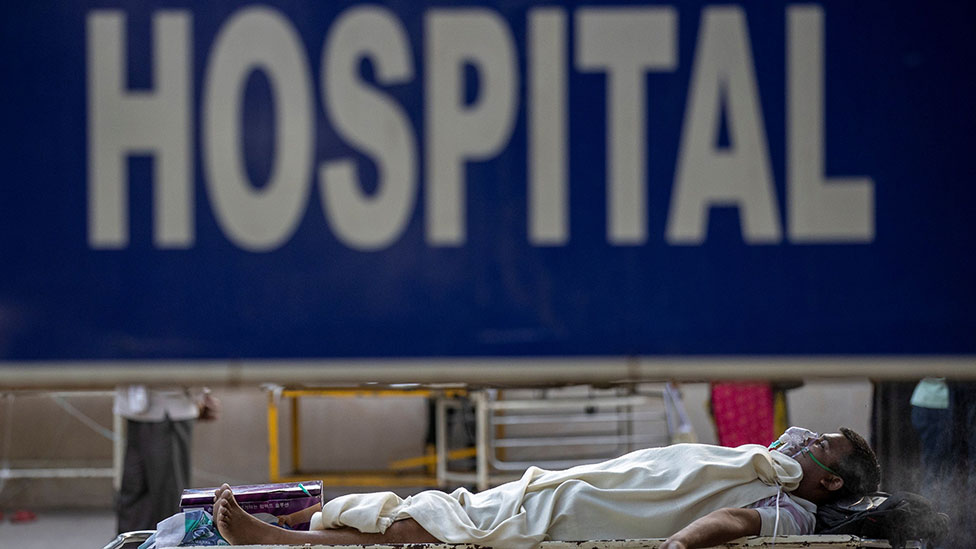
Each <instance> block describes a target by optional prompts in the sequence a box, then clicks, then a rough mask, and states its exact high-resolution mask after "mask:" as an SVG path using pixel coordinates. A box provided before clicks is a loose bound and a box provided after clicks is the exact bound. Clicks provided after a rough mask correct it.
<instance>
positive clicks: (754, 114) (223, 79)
mask: <svg viewBox="0 0 976 549" xmlns="http://www.w3.org/2000/svg"><path fill="white" fill-rule="evenodd" d="M4 12H5V13H4V17H2V18H0V19H2V23H0V24H2V33H0V51H2V53H3V56H2V59H3V60H2V67H3V73H4V75H5V77H4V85H3V86H0V103H2V104H3V105H4V117H3V126H2V131H0V162H2V165H3V166H4V168H3V177H2V179H0V259H2V262H0V265H2V266H0V429H2V436H0V511H2V514H3V515H2V519H0V544H3V545H6V544H7V543H8V541H10V542H15V543H16V544H17V545H18V546H21V547H26V546H29V545H27V544H29V543H31V540H34V542H36V543H38V544H39V545H38V546H46V545H44V543H48V542H45V541H43V540H40V538H38V537H37V536H38V535H39V534H38V532H41V531H55V530H57V528H56V527H55V526H53V523H48V524H47V525H44V524H41V521H43V520H44V519H45V518H47V519H48V520H52V521H53V520H55V519H57V518H58V517H62V518H63V521H62V523H61V524H64V525H66V526H65V527H66V528H67V529H68V530H69V531H70V530H72V529H75V530H76V529H77V528H78V525H79V524H86V525H91V527H92V528H94V531H93V532H92V534H91V537H92V538H93V539H94V540H95V541H92V542H91V543H88V542H84V543H82V542H80V541H79V542H78V545H77V546H79V547H81V546H99V545H98V543H99V542H98V540H100V539H103V540H104V541H108V539H110V538H111V537H112V536H114V534H115V532H116V529H117V528H118V527H120V525H117V524H116V509H125V508H129V507H131V506H130V505H129V504H127V503H125V502H126V501H128V500H127V499H126V497H128V496H125V495H124V494H125V493H126V490H125V489H124V488H123V484H125V482H124V481H123V477H126V476H127V475H126V474H124V473H123V471H125V470H126V466H125V460H126V457H125V456H126V453H127V452H129V453H130V454H131V453H132V452H135V451H136V450H134V449H133V448H134V446H133V445H137V444H141V445H142V446H140V448H141V451H145V452H148V453H147V455H160V454H163V453H166V454H167V455H168V452H169V450H168V448H170V446H171V445H172V446H173V447H178V448H179V449H180V450H179V452H178V456H180V457H178V458H175V459H176V461H177V462H178V461H180V460H183V459H185V460H188V464H187V465H186V466H185V467H180V468H181V469H183V470H184V473H185V476H186V479H185V480H184V481H181V482H179V483H176V482H175V481H174V483H171V484H172V485H173V486H177V485H179V486H184V485H185V487H205V486H215V485H219V484H220V483H222V482H229V483H231V484H254V483H265V482H279V481H286V480H295V479H299V478H303V479H310V478H316V479H323V480H324V481H325V490H326V494H327V495H335V494H338V493H342V492H346V491H349V490H360V489H376V488H377V487H389V488H393V489H396V490H398V491H401V492H404V493H409V492H410V491H412V490H418V489H421V488H423V487H429V486H439V487H442V488H447V487H451V486H461V485H464V486H471V487H474V488H483V487H486V486H488V485H491V484H496V483H498V482H501V481H503V480H505V479H507V478H508V477H510V476H511V475H513V474H517V472H518V471H519V470H521V469H524V467H525V466H526V465H527V464H528V463H536V462H544V463H548V464H551V465H552V466H554V467H555V466H563V465H568V464H571V463H576V462H580V461H585V460H593V459H603V458H605V457H607V456H611V455H619V454H620V453H622V452H625V451H628V450H630V449H633V448H638V447H644V446H649V445H663V444H670V443H673V442H682V441H691V440H697V441H700V442H707V443H716V444H725V445H731V446H735V445H738V444H742V443H760V444H768V443H769V442H771V441H772V440H773V439H774V438H775V437H776V436H778V434H779V433H780V432H781V431H782V429H783V428H785V427H786V426H789V425H793V424H795V425H802V426H805V427H808V428H810V429H813V430H817V431H830V430H834V429H836V428H837V427H839V426H841V425H844V426H849V427H852V428H854V429H855V430H857V431H859V432H861V433H862V434H864V436H865V437H866V438H868V439H869V440H870V441H871V442H872V444H873V445H874V447H875V449H876V450H877V451H878V453H879V456H880V457H881V460H882V465H883V467H884V472H885V481H884V485H883V486H882V488H883V489H886V490H891V491H895V490H910V491H916V492H920V493H923V494H925V495H927V496H928V497H931V498H932V499H933V500H935V501H938V502H943V501H948V500H950V499H952V498H953V497H957V495H956V496H952V497H949V496H946V492H945V489H946V487H952V486H955V487H958V486H968V488H967V489H966V490H965V493H967V494H969V495H970V496H971V495H972V494H974V493H976V484H974V483H976V474H974V473H972V472H971V471H972V463H973V461H974V458H976V448H974V447H973V445H974V444H976V442H974V441H973V437H972V430H971V429H970V428H968V426H969V425H971V422H972V421H976V416H974V415H973V414H974V412H973V410H974V400H976V397H974V392H973V388H972V387H973V386H972V383H973V381H974V380H976V337H974V336H976V285H974V284H973V280H976V259H974V258H976V254H974V253H973V252H974V249H973V236H974V234H976V226H974V222H973V217H972V216H971V215H970V213H971V212H970V210H971V208H970V207H969V205H970V204H972V203H973V201H974V200H976V186H974V185H972V184H971V183H972V182H973V179H974V175H976V174H974V165H973V163H972V162H970V160H969V157H970V152H971V151H970V149H971V143H972V137H971V136H972V135H973V131H974V130H976V113H974V108H976V107H974V103H973V101H972V97H973V96H974V92H976V89H974V88H976V82H974V77H973V75H972V71H971V70H970V67H971V66H972V65H973V62H974V61H976V59H974V57H976V47H974V44H973V41H972V31H973V28H972V21H973V20H976V19H974V17H973V16H974V14H973V8H972V7H970V6H968V5H951V4H946V5H922V4H918V3H914V2H901V1H899V2H893V3H892V2H876V1H867V2H858V3H850V2H842V1H836V2H835V1H826V2H819V3H803V4H800V3H796V4H794V3H769V2H758V1H757V2H753V1H743V2H737V3H732V4H722V5H712V4H708V3H703V2H694V1H693V2H681V3H675V4H665V3H653V2H647V3H643V2H630V1H627V2H614V3H605V2H595V3H587V4H578V3H576V2H569V1H567V2H546V3H539V2H530V1H521V0H520V1H512V2H465V3H462V4H456V5H455V4H445V3H441V2H381V3H368V4H365V3H357V2H345V1H343V2H330V3H320V2H305V1H300V0H299V1H272V2H268V3H263V4H253V3H244V2H233V1H231V2H220V3H210V4H197V3H192V2H180V1H149V2H113V1H97V2H96V1H73V2H64V3H56V4H55V3H40V4H38V3H22V4H19V5H14V6H7V7H5V8H4ZM204 388H207V390H208V391H209V392H204ZM160 395H162V396H160ZM198 414H202V416H201V417H200V418H199V419H197V418H196V416H197V415H198ZM211 415H213V416H215V418H214V421H205V420H208V419H211V417H210V416H211ZM177 424H178V425H182V427H179V428H177V429H176V430H177V431H178V433H177V434H172V433H171V434H168V435H166V436H167V437H172V438H166V439H165V440H164V439H162V438H160V437H161V435H159V434H158V433H156V431H154V430H153V429H157V428H165V429H170V426H171V425H177ZM153 426H155V427H153ZM160 426H163V427H160ZM556 426H558V428H557V427H556ZM144 430H145V433H144V432H143V431H144ZM170 430H172V429H170ZM136 431H138V433H139V434H136ZM135 441H143V442H139V443H137V442H135ZM146 441H153V442H146ZM127 444H128V445H129V446H128V450H127V446H126V445H127ZM154 444H161V445H162V446H153V445H154ZM557 450H558V451H557ZM131 471H132V469H131V467H130V473H129V475H128V476H129V478H130V480H131V474H132V473H131ZM967 482H968V483H969V484H965V483H967ZM120 494H122V495H120ZM940 505H942V503H940ZM966 505H969V504H968V503H967V504H962V505H959V506H958V509H953V507H952V506H951V505H948V504H946V505H945V506H946V507H947V512H951V513H958V511H959V509H965V508H968V507H966ZM120 524H121V523H120ZM968 528H970V527H969V526H968V525H963V524H962V523H959V526H958V527H957V528H956V532H957V533H958V535H959V536H961V537H959V539H958V540H956V541H957V542H958V543H959V544H964V543H965V542H966V540H973V539H974V535H973V533H972V532H971V530H969V529H968ZM123 529H136V528H123ZM139 529H141V528H139ZM15 536H16V537H15ZM39 540H40V541H39ZM960 540H961V541H960ZM958 546H965V545H958Z"/></svg>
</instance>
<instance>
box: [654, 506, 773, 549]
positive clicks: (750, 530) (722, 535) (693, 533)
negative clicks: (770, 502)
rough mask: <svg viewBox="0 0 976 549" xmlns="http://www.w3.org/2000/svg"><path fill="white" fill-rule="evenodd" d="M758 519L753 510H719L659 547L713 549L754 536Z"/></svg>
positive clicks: (687, 527) (759, 525) (759, 523)
mask: <svg viewBox="0 0 976 549" xmlns="http://www.w3.org/2000/svg"><path fill="white" fill-rule="evenodd" d="M761 528H762V519H761V518H760V517H759V511H756V510H755V509H731V508H730V509H719V510H718V511H713V512H711V513H709V514H707V515H705V516H704V517H702V518H700V519H698V520H696V521H695V522H692V523H691V524H689V525H688V526H685V527H684V528H682V529H681V531H680V532H678V533H677V534H674V535H673V536H671V537H670V538H668V539H667V540H665V541H664V543H662V544H661V547H660V549H697V548H700V547H714V546H716V545H721V544H723V543H726V542H729V541H732V540H734V539H739V538H741V537H745V536H758V535H759V531H760V529H761Z"/></svg>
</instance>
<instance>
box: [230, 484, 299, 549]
mask: <svg viewBox="0 0 976 549" xmlns="http://www.w3.org/2000/svg"><path fill="white" fill-rule="evenodd" d="M213 511H214V512H213V518H214V523H215V524H216V525H217V531H219V532H220V535H221V536H223V537H224V539H225V540H227V541H228V542H230V543H231V544H232V545H242V544H249V545H272V544H274V543H281V537H282V536H281V533H282V532H283V530H282V529H281V528H278V527H276V526H272V525H270V524H268V523H266V522H264V521H262V520H261V519H258V518H256V517H253V516H251V515H250V514H249V513H248V512H247V511H245V510H244V509H241V506H240V505H239V504H238V503H237V500H236V499H234V494H233V492H231V489H230V486H228V485H227V484H224V485H223V486H221V487H220V488H218V489H217V491H216V492H215V493H214V508H213Z"/></svg>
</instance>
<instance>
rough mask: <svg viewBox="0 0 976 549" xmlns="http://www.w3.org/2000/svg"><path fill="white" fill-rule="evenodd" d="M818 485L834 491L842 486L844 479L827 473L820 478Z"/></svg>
mask: <svg viewBox="0 0 976 549" xmlns="http://www.w3.org/2000/svg"><path fill="white" fill-rule="evenodd" d="M820 485H821V486H823V487H824V488H826V489H827V491H828V492H836V491H837V490H840V489H841V488H842V487H843V486H844V479H842V478H840V477H839V476H837V475H827V476H825V477H823V478H822V479H820Z"/></svg>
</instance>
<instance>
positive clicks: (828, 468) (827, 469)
mask: <svg viewBox="0 0 976 549" xmlns="http://www.w3.org/2000/svg"><path fill="white" fill-rule="evenodd" d="M804 450H805V451H806V453H807V455H808V456H810V459H812V460H813V462H814V463H816V464H817V465H819V466H820V468H821V469H823V470H824V471H827V472H828V473H830V474H831V475H837V476H840V474H838V473H837V472H836V471H834V470H833V469H831V468H830V467H827V466H826V465H824V464H823V463H820V460H819V459H817V458H816V456H814V455H813V452H811V451H810V449H809V448H804Z"/></svg>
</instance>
